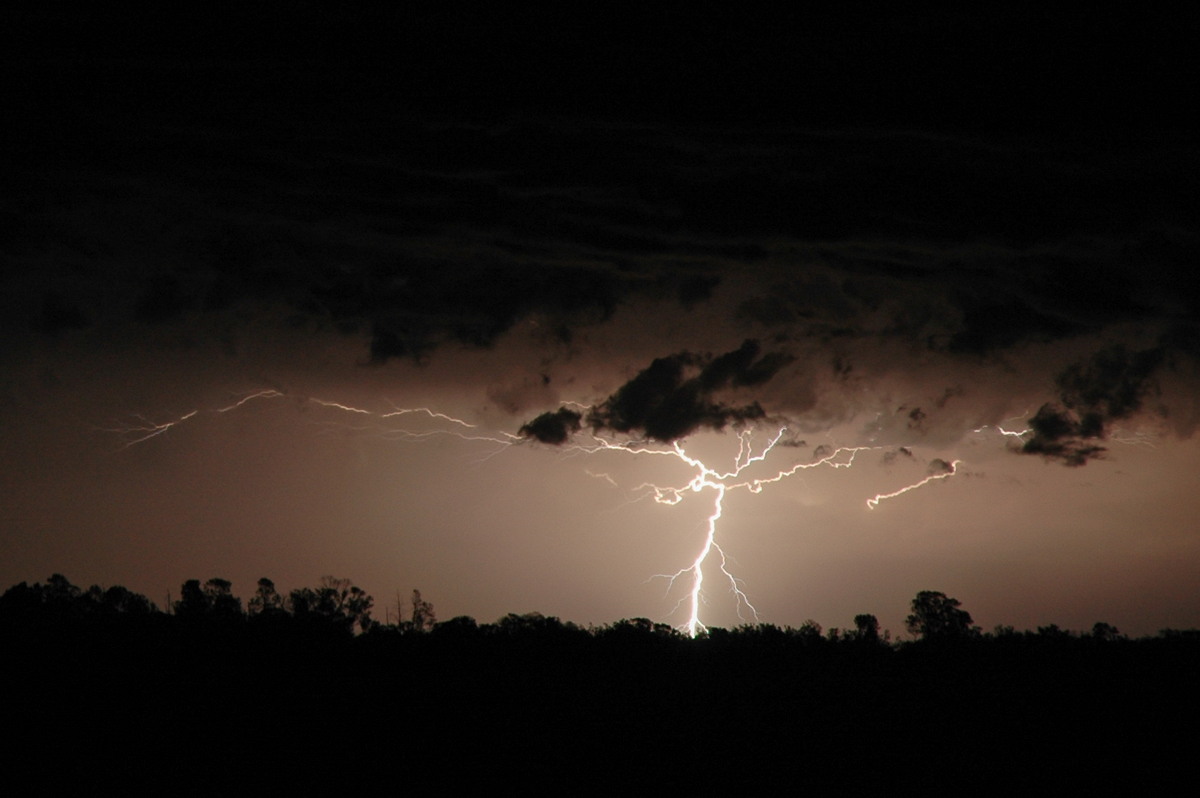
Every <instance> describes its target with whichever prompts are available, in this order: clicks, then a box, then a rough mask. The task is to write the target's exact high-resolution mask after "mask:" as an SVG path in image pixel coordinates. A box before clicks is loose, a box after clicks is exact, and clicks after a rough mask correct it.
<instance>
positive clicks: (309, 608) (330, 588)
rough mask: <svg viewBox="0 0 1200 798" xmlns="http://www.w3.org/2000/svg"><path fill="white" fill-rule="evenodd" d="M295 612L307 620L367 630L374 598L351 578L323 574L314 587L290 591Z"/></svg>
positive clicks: (350, 628)
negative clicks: (319, 581)
mask: <svg viewBox="0 0 1200 798" xmlns="http://www.w3.org/2000/svg"><path fill="white" fill-rule="evenodd" d="M287 604H288V607H289V609H291V611H292V615H293V616H295V617H296V618H297V619H301V620H307V621H314V620H317V621H327V622H330V623H333V624H335V625H338V626H342V627H344V628H345V629H346V630H347V631H351V630H353V629H354V627H355V626H358V627H359V629H361V630H362V631H366V630H367V629H368V628H370V626H371V623H372V621H371V608H372V607H374V606H375V600H374V599H373V598H371V596H370V595H368V594H367V592H366V591H365V590H363V589H362V588H360V587H356V586H355V585H352V584H351V583H350V580H349V579H337V578H335V577H332V576H326V577H322V579H321V584H320V585H318V586H317V588H316V589H315V590H314V589H313V588H309V587H302V588H297V589H296V590H293V591H292V592H291V593H290V594H288V601H287Z"/></svg>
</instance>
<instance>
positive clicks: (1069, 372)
mask: <svg viewBox="0 0 1200 798" xmlns="http://www.w3.org/2000/svg"><path fill="white" fill-rule="evenodd" d="M1165 361H1166V349H1165V347H1163V346H1157V347H1152V348H1149V349H1143V350H1139V351H1131V350H1129V349H1127V348H1126V347H1124V346H1121V345H1114V346H1110V347H1107V348H1105V349H1102V350H1100V351H1098V352H1096V353H1094V354H1093V355H1092V356H1091V357H1089V358H1087V359H1085V360H1082V361H1079V362H1076V363H1074V364H1072V365H1070V366H1068V367H1067V368H1066V369H1064V370H1063V372H1062V373H1061V374H1059V376H1058V380H1057V382H1058V387H1059V390H1060V393H1061V396H1060V402H1061V404H1054V403H1047V404H1045V405H1043V406H1042V407H1041V408H1040V409H1039V410H1038V412H1037V414H1036V415H1035V416H1034V417H1033V418H1032V419H1030V421H1029V425H1030V429H1031V430H1033V435H1032V437H1030V439H1029V440H1028V441H1026V443H1025V445H1024V446H1023V447H1022V451H1023V452H1025V453H1027V454H1039V455H1042V456H1044V457H1048V458H1057V459H1060V460H1062V462H1063V463H1065V464H1066V465H1071V466H1080V465H1084V464H1085V463H1087V461H1088V460H1089V459H1091V458H1095V457H1100V456H1103V454H1104V452H1105V450H1106V449H1105V447H1104V446H1102V445H1100V443H1099V441H1101V440H1103V439H1104V437H1105V436H1106V434H1107V431H1108V428H1109V426H1110V424H1111V423H1112V422H1114V421H1119V420H1122V419H1126V418H1129V417H1130V416H1132V415H1133V414H1135V413H1137V412H1138V411H1140V410H1141V409H1142V402H1143V399H1144V398H1145V397H1146V396H1147V395H1148V394H1151V393H1153V392H1154V391H1155V390H1156V387H1157V386H1156V382H1155V374H1156V372H1157V371H1158V370H1159V368H1160V367H1162V366H1163V365H1164V363H1165Z"/></svg>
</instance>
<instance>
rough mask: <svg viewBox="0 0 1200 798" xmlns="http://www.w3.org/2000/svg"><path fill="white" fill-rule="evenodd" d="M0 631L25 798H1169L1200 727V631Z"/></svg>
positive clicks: (81, 627)
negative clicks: (470, 795)
mask: <svg viewBox="0 0 1200 798" xmlns="http://www.w3.org/2000/svg"><path fill="white" fill-rule="evenodd" d="M2 620H3V625H2V628H0V632H2V634H3V637H2V638H0V639H2V641H3V642H2V644H0V652H2V653H0V662H2V666H0V667H2V674H0V675H2V677H3V678H2V682H0V684H2V687H0V706H3V707H4V719H5V726H6V727H7V730H8V732H9V735H8V736H9V742H7V743H6V744H5V749H4V753H3V761H4V762H5V767H4V770H5V772H6V774H7V778H6V781H7V782H9V783H17V779H18V778H19V777H21V776H29V777H31V778H32V781H31V783H32V784H34V785H38V788H39V791H41V790H45V791H47V792H55V791H57V790H58V789H71V790H72V791H82V792H83V793H84V794H86V793H88V792H104V793H113V791H114V790H116V791H117V792H118V793H131V792H132V793H141V794H151V793H153V794H209V795H249V794H254V795H273V794H289V795H301V794H319V793H326V792H328V791H330V790H331V789H332V790H339V791H345V792H347V793H349V792H351V791H353V792H362V791H363V790H369V791H370V794H404V793H410V792H415V791H426V792H433V793H434V794H442V793H446V792H449V791H454V790H458V789H461V788H473V789H474V790H477V791H482V790H487V791H489V792H491V791H493V790H500V789H505V788H513V789H516V790H518V791H519V792H521V793H532V794H570V793H577V792H581V791H586V792H589V793H595V792H600V793H604V794H620V793H624V792H630V793H634V794H651V793H654V794H663V793H666V794H685V793H690V794H695V793H703V794H712V793H727V794H732V795H741V794H781V793H784V792H788V793H793V792H794V793H801V792H802V791H809V790H813V791H816V794H854V793H877V794H892V793H896V792H905V793H907V792H912V791H926V790H928V791H932V790H935V789H937V790H939V791H941V790H945V791H946V792H945V794H951V795H968V794H986V793H995V792H1007V791H1010V790H1019V791H1020V794H1045V793H1046V792H1047V791H1068V790H1069V791H1070V792H1071V793H1072V794H1081V793H1082V792H1100V793H1122V792H1128V793H1129V794H1135V793H1136V794H1167V793H1168V792H1170V791H1172V790H1174V789H1177V785H1176V784H1175V783H1174V779H1175V778H1176V777H1179V776H1181V775H1185V774H1187V773H1188V772H1190V769H1191V765H1190V764H1189V763H1190V762H1191V760H1192V759H1193V757H1194V754H1195V750H1196V742H1197V734H1196V717H1197V715H1196V712H1197V709H1200V691H1198V690H1197V686H1198V685H1197V676H1196V674H1197V664H1198V663H1200V635H1197V634H1195V633H1190V632H1178V633H1164V634H1162V635H1159V636H1157V637H1154V638H1146V639H1141V640H1125V639H1121V638H1119V637H1115V638H1114V637H1105V636H1098V635H1093V634H1068V633H1065V632H1059V631H1058V630H1056V629H1053V628H1051V629H1045V630H1040V631H1039V632H1038V633H1008V634H998V635H975V636H974V637H972V638H970V639H964V640H958V641H948V642H942V643H939V642H937V641H923V642H918V643H909V644H904V645H900V646H894V645H887V644H885V643H882V642H878V641H863V640H855V639H853V638H851V639H840V640H830V639H829V637H828V636H822V635H820V634H819V633H815V634H814V633H813V630H811V629H809V630H781V629H777V628H775V627H769V626H760V627H747V628H744V629H739V630H734V631H729V632H726V631H723V630H714V632H713V633H712V634H711V635H709V636H708V637H706V638H701V639H697V640H690V639H687V638H684V637H682V636H679V635H678V634H675V633H673V632H671V631H670V630H668V629H666V628H664V627H662V626H656V625H653V624H650V623H649V622H644V621H622V622H619V623H617V624H613V625H611V626H607V627H604V628H602V629H598V630H597V629H593V630H583V629H579V628H578V627H574V626H572V625H570V624H562V623H560V622H558V621H557V620H555V619H546V618H542V617H541V616H536V615H531V616H508V618H506V619H502V620H501V621H500V622H498V623H497V624H492V625H486V626H476V625H475V624H474V622H471V621H469V620H468V619H459V620H456V621H454V622H450V623H447V624H441V625H438V626H437V627H435V628H434V629H433V630H432V631H426V632H415V631H413V630H411V629H409V630H408V631H407V632H406V631H405V630H404V629H402V628H394V627H392V628H388V627H377V628H376V629H375V630H374V631H372V632H370V633H367V634H360V635H358V636H352V635H350V634H349V632H348V631H346V630H345V629H344V628H337V629H335V628H333V627H325V626H322V625H320V624H310V625H304V624H300V623H298V622H296V620H295V619H294V618H292V617H290V616H286V615H279V616H278V617H276V618H274V620H272V619H271V618H270V617H258V618H250V619H246V618H245V617H244V616H242V617H240V618H239V619H237V620H231V621H229V622H225V623H223V622H219V621H216V620H214V619H211V618H210V619H206V620H204V619H200V620H198V619H193V620H192V621H190V622H189V621H188V620H187V619H183V618H179V617H177V616H169V615H165V614H162V613H152V614H147V615H144V616H136V617H134V616H129V615H119V616H116V615H114V616H110V617H107V618H102V617H89V618H81V617H68V618H64V617H49V616H45V615H44V614H38V613H32V614H31V613H23V614H21V613H16V614H14V613H6V614H5V615H4V617H3V619H2ZM113 794H116V793H113Z"/></svg>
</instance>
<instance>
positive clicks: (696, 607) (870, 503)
mask: <svg viewBox="0 0 1200 798" xmlns="http://www.w3.org/2000/svg"><path fill="white" fill-rule="evenodd" d="M786 433H787V427H780V428H779V430H778V431H777V432H776V433H775V434H774V435H773V436H772V437H771V438H770V439H769V440H768V441H767V443H766V444H765V445H764V446H763V447H762V449H761V451H758V452H757V453H755V451H754V447H753V441H752V435H753V433H752V432H751V431H748V430H747V431H742V432H741V433H739V434H738V451H737V455H736V456H735V458H734V462H733V466H732V467H731V468H730V469H729V470H727V471H720V470H718V469H717V468H714V467H712V466H709V465H708V464H706V463H705V462H703V461H702V460H700V459H699V458H698V457H695V456H693V455H690V454H688V452H687V450H686V448H685V446H684V443H683V442H680V441H676V442H675V443H674V444H672V445H671V446H670V447H665V446H656V445H653V444H650V443H647V442H644V441H634V442H614V441H609V440H605V439H602V438H599V437H596V436H593V438H592V443H590V444H577V445H575V446H572V447H570V448H571V450H573V451H575V452H579V453H582V454H588V455H592V454H597V453H599V452H604V451H618V452H627V453H630V454H647V455H656V456H663V457H673V458H675V459H677V460H679V461H681V462H682V463H684V464H686V465H687V466H689V467H690V468H691V469H693V476H692V478H691V479H690V480H689V481H688V482H687V483H685V484H683V485H679V486H673V485H659V484H653V483H644V484H642V485H639V486H637V487H636V488H635V489H634V490H635V491H643V492H644V495H646V496H650V497H652V498H653V499H654V501H655V502H656V503H658V504H663V505H670V506H674V505H677V504H679V503H680V502H682V501H683V500H684V499H685V498H687V496H688V495H689V494H693V493H700V492H703V491H706V490H707V491H712V494H713V499H712V512H711V513H710V514H709V515H708V518H707V521H706V524H705V530H704V535H703V539H702V541H701V545H700V549H699V551H698V553H697V554H696V556H695V558H694V559H693V560H692V562H691V563H690V564H689V565H687V566H685V567H683V568H681V569H679V570H678V571H676V572H674V573H671V574H655V577H659V578H663V579H666V580H667V581H668V590H670V588H673V587H674V586H675V584H676V582H677V581H678V580H680V579H687V580H689V586H688V588H687V590H686V593H685V596H684V598H683V599H681V600H680V602H679V603H678V604H676V608H675V610H673V611H672V612H675V611H678V610H679V609H680V608H681V607H683V606H685V605H686V608H687V619H686V620H685V621H684V622H683V623H682V624H681V625H680V626H679V627H678V628H679V629H680V630H681V631H683V632H685V633H687V634H688V635H690V636H691V637H695V636H696V635H698V634H702V633H703V632H704V631H706V629H707V627H706V626H705V625H704V623H703V622H702V621H701V620H700V607H701V604H702V603H703V597H704V568H705V565H706V564H707V563H708V561H709V560H710V558H715V565H716V568H717V570H719V571H720V573H721V575H722V576H723V577H724V578H725V581H726V583H727V584H728V586H729V591H730V593H732V594H733V596H734V601H735V604H736V609H737V614H738V618H739V619H740V620H743V621H745V620H747V617H746V615H745V614H744V613H745V612H748V613H749V616H750V619H752V620H754V621H757V620H758V619H759V616H758V610H757V609H756V608H755V607H754V604H753V603H751V601H750V599H749V597H748V596H747V595H746V593H745V591H744V590H743V589H742V586H741V580H739V579H738V578H737V577H736V576H735V575H734V574H733V573H732V572H731V571H730V570H729V562H728V558H727V556H726V554H725V550H724V549H723V548H721V545H720V543H719V542H718V540H717V531H718V525H719V522H720V521H721V518H722V516H723V515H724V509H725V497H726V495H727V494H728V493H729V492H730V491H733V490H746V491H748V492H749V493H752V494H757V493H760V492H762V490H763V488H764V487H765V486H767V485H772V484H775V483H778V482H782V481H784V480H785V479H787V478H789V477H792V476H795V475H796V474H797V473H799V472H801V471H805V470H808V469H813V468H821V467H827V468H834V469H839V468H850V467H852V466H853V465H854V461H855V458H856V456H857V455H858V454H859V453H860V452H863V451H869V450H878V449H883V448H885V447H883V446H842V447H837V448H833V449H826V450H824V451H822V450H821V449H818V450H817V451H818V452H821V453H820V454H819V456H818V457H817V458H816V459H815V460H813V461H811V462H801V463H795V464H793V465H791V466H790V467H788V468H785V469H781V470H779V471H776V472H775V473H774V474H773V475H771V476H766V477H753V478H750V477H746V476H744V472H745V471H746V470H747V469H748V468H750V467H751V466H753V465H755V464H758V463H763V462H765V461H766V460H767V458H768V456H769V455H770V454H771V452H772V451H774V450H775V449H776V447H778V446H779V444H780V442H781V441H783V440H784V439H785V435H786ZM960 462H961V461H959V460H955V461H954V462H953V463H950V464H947V467H946V470H945V471H943V472H942V473H937V474H931V475H929V476H927V477H925V478H924V479H921V480H920V481H918V482H915V483H913V484H911V485H907V486H905V487H903V488H901V489H900V490H897V491H893V492H892V493H886V494H877V495H875V496H874V497H872V498H870V499H867V507H868V508H869V509H874V508H876V507H877V506H879V504H880V502H883V501H887V500H888V499H894V498H896V497H897V496H901V495H903V494H905V493H908V492H910V491H913V490H916V489H917V488H920V487H922V486H924V485H927V484H929V483H930V482H933V481H935V480H941V479H946V478H948V477H951V476H953V475H954V474H955V473H956V471H957V468H958V465H959V464H960ZM589 473H591V472H589ZM593 476H595V475H593ZM604 477H605V478H607V479H608V480H609V481H610V482H611V481H612V479H611V477H608V475H607V474H605V475H604Z"/></svg>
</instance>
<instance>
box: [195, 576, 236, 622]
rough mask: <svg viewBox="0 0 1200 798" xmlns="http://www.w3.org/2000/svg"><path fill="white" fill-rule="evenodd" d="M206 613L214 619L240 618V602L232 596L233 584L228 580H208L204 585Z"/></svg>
mask: <svg viewBox="0 0 1200 798" xmlns="http://www.w3.org/2000/svg"><path fill="white" fill-rule="evenodd" d="M204 596H205V598H206V599H207V601H208V612H209V614H210V615H212V616H213V617H214V618H221V619H232V618H240V617H242V614H243V613H242V600H241V599H240V598H238V597H237V596H235V595H233V583H231V582H230V581H229V580H228V579H209V580H208V581H207V582H205V583H204Z"/></svg>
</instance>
